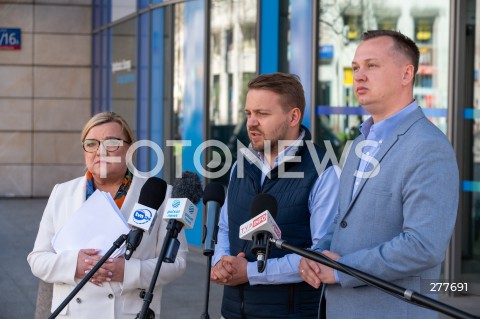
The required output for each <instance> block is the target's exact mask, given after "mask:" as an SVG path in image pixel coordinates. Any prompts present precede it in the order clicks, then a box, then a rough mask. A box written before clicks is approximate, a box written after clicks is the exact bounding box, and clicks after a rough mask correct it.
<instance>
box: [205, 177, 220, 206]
mask: <svg viewBox="0 0 480 319" xmlns="http://www.w3.org/2000/svg"><path fill="white" fill-rule="evenodd" d="M212 200H213V201H216V202H217V203H219V204H220V206H222V205H223V203H224V202H225V188H224V187H223V185H222V184H220V183H217V182H212V183H209V184H207V186H205V191H204V193H203V204H205V205H206V204H207V202H209V201H212Z"/></svg>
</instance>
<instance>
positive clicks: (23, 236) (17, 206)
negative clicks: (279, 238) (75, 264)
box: [0, 199, 480, 319]
mask: <svg viewBox="0 0 480 319" xmlns="http://www.w3.org/2000/svg"><path fill="white" fill-rule="evenodd" d="M46 203H47V199H0V218H1V221H2V222H1V223H0V243H2V245H1V249H0V309H1V311H0V319H20V318H21V319H28V318H32V319H33V318H34V316H35V306H36V300H37V290H38V279H37V278H36V277H34V276H33V275H32V273H31V271H30V267H29V265H28V263H27V260H26V257H27V255H28V253H29V252H30V251H31V249H32V248H33V243H34V241H35V237H36V235H37V231H38V225H39V223H40V219H41V217H42V213H43V209H44V208H45V205H46ZM202 251H203V250H202V249H201V248H199V247H195V246H190V253H189V255H188V259H187V270H186V271H185V274H184V275H183V276H182V277H180V278H179V279H177V280H175V281H174V282H172V283H170V284H169V285H167V286H166V287H165V288H164V289H163V297H162V319H190V318H192V319H195V318H201V316H202V313H203V312H204V304H205V290H206V267H207V266H206V264H207V259H206V257H204V256H203V254H202ZM222 291H223V289H222V287H220V286H218V285H216V284H212V285H211V289H210V303H209V308H208V313H209V315H210V318H212V319H218V318H220V305H221V298H222ZM440 300H441V301H442V302H445V303H447V304H450V305H452V306H454V307H458V308H460V309H462V310H464V311H468V312H470V313H472V314H475V315H478V316H480V296H461V297H455V298H452V297H447V296H445V295H441V296H440ZM139 310H140V309H139ZM441 318H448V317H447V316H443V315H442V317H441Z"/></svg>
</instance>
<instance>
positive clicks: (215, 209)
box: [202, 182, 225, 256]
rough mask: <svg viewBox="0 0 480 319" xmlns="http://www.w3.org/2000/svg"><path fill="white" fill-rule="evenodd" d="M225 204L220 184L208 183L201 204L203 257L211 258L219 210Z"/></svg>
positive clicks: (223, 191)
mask: <svg viewBox="0 0 480 319" xmlns="http://www.w3.org/2000/svg"><path fill="white" fill-rule="evenodd" d="M224 202H225V188H224V187H223V185H222V184H220V183H215V182H213V183H210V184H208V185H207V186H206V187H205V192H204V195H203V204H204V205H205V212H204V214H203V218H204V225H203V241H202V242H203V244H204V246H203V255H205V256H213V253H214V252H215V244H216V243H217V233H218V218H219V216H220V208H221V207H222V205H223V203H224Z"/></svg>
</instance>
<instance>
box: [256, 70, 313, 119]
mask: <svg viewBox="0 0 480 319" xmlns="http://www.w3.org/2000/svg"><path fill="white" fill-rule="evenodd" d="M248 89H249V90H268V91H272V92H275V93H277V94H279V95H280V96H281V97H282V106H283V109H284V111H285V112H288V111H290V110H292V109H293V108H298V109H300V113H301V118H300V122H301V121H302V119H303V113H304V112H305V94H304V92H303V86H302V83H300V78H299V77H298V75H295V74H287V73H280V72H277V73H269V74H260V75H259V76H257V77H255V78H253V79H252V80H250V82H248Z"/></svg>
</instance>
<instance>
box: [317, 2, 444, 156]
mask: <svg viewBox="0 0 480 319" xmlns="http://www.w3.org/2000/svg"><path fill="white" fill-rule="evenodd" d="M449 3H450V2H449V1H448V0H441V1H437V0H428V1H424V2H422V6H421V7H419V6H418V3H417V2H416V1H413V0H394V1H375V0H338V1H336V0H335V1H334V0H327V1H319V10H320V12H319V39H318V48H319V52H318V54H319V59H318V61H319V63H318V66H317V68H318V79H317V81H318V82H317V94H316V101H315V102H316V105H317V109H316V124H317V127H319V129H320V130H322V129H325V128H324V127H325V126H327V127H326V130H327V131H328V130H331V132H332V133H333V134H335V135H336V136H337V137H338V140H339V141H340V143H341V144H344V143H346V141H347V140H351V139H354V138H355V137H356V136H357V135H358V134H359V131H358V127H359V125H360V124H361V123H362V122H363V121H364V120H366V119H367V117H368V115H367V114H366V112H365V111H364V110H363V108H362V107H361V106H360V105H359V103H358V101H357V100H356V99H355V96H354V93H353V76H352V70H351V62H352V59H353V56H354V53H355V49H356V47H357V45H358V43H359V41H360V37H361V34H362V33H363V32H364V31H367V30H372V29H391V30H400V31H401V32H402V33H404V34H405V35H407V36H409V37H410V38H411V39H413V40H414V41H415V42H416V43H417V45H418V46H419V49H420V52H421V56H420V67H419V71H418V74H417V77H416V80H415V88H414V95H415V99H416V100H417V101H418V103H419V105H420V106H422V107H423V108H424V111H425V113H426V115H427V117H428V118H429V119H430V120H431V121H432V122H433V123H434V124H435V125H437V126H438V127H439V128H440V129H441V130H442V131H443V132H446V129H447V121H446V115H447V111H446V108H447V101H448V96H447V92H448V89H447V88H448V68H446V67H445V66H446V65H448V47H449V43H448V36H445V35H446V34H448V29H449V14H450V8H449ZM321 139H324V138H319V140H321ZM341 151H342V150H341V148H337V155H338V153H341Z"/></svg>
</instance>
